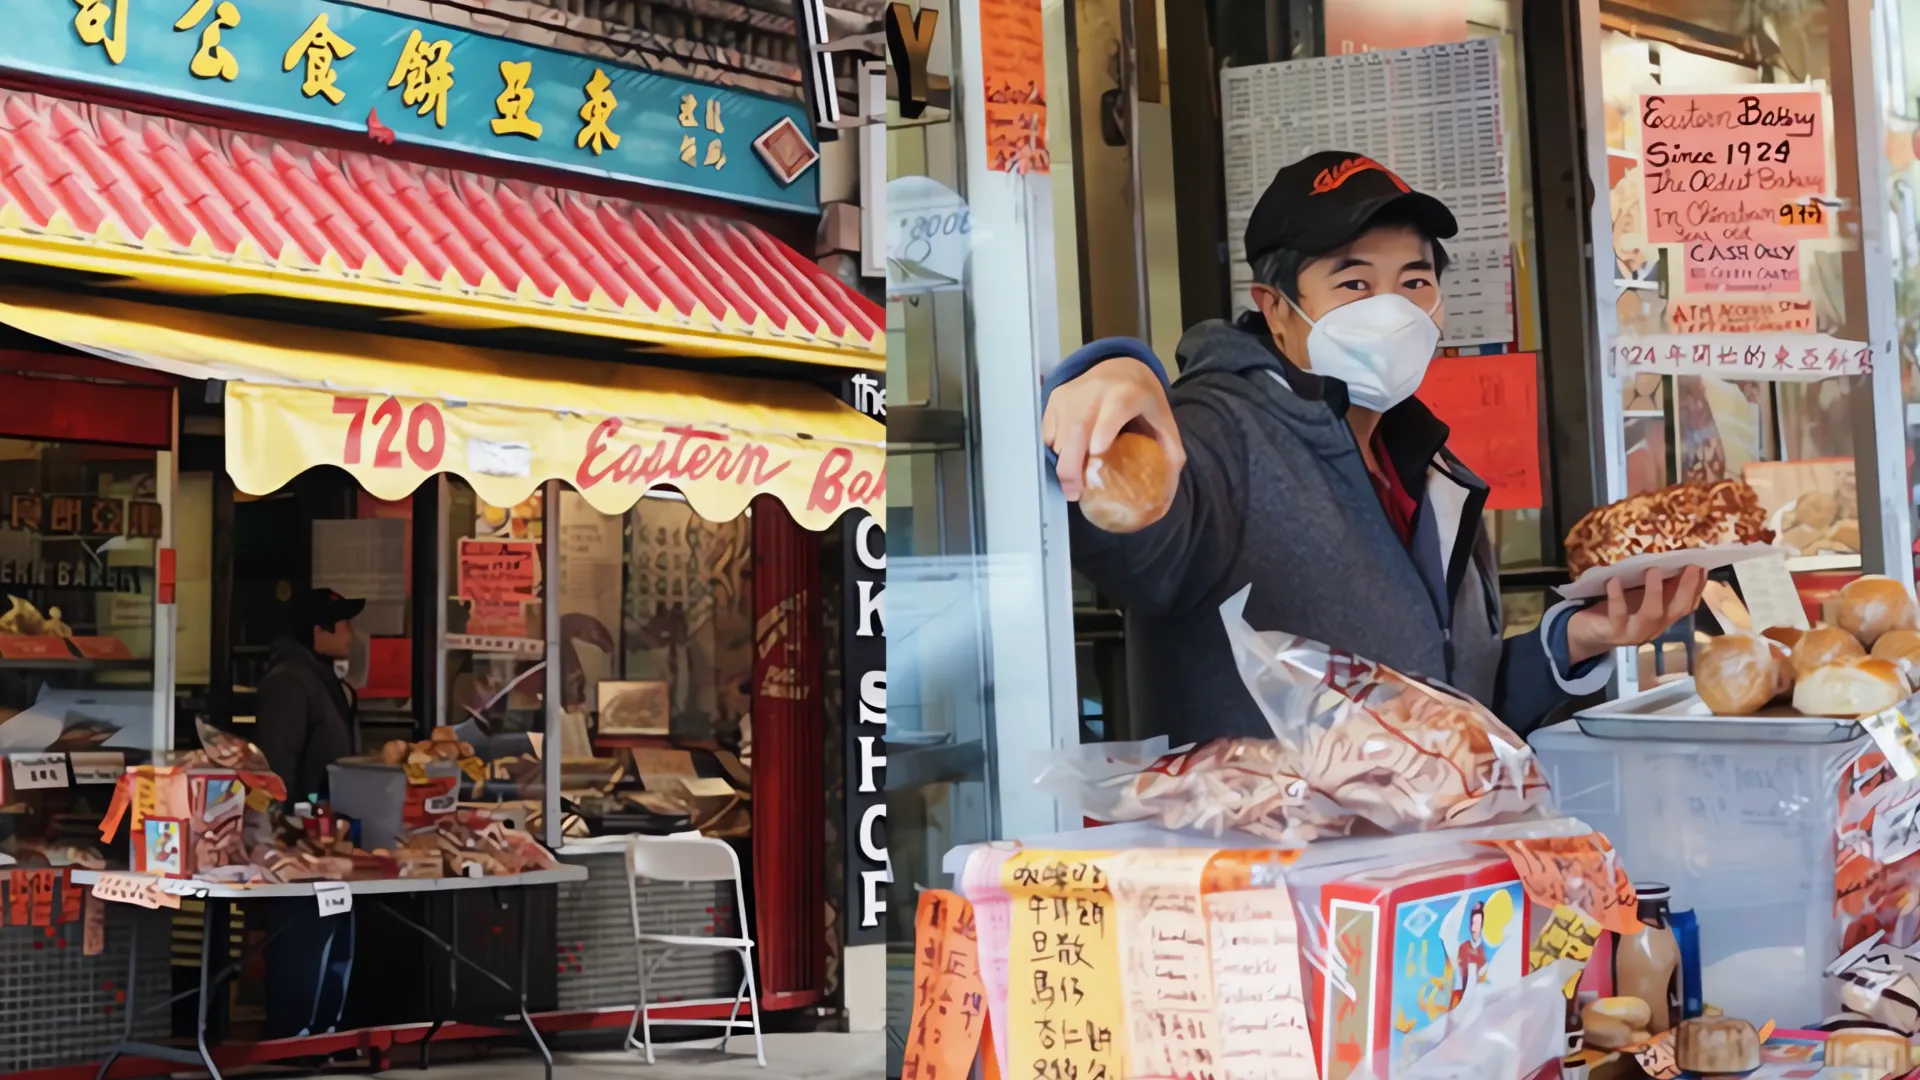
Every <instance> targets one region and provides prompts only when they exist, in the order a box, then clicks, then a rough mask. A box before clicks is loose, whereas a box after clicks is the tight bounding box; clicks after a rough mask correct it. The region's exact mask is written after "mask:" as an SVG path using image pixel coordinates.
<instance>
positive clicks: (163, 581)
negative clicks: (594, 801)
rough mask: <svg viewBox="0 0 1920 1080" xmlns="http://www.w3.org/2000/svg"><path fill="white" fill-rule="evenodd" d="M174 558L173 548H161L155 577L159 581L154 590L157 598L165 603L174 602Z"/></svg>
mask: <svg viewBox="0 0 1920 1080" xmlns="http://www.w3.org/2000/svg"><path fill="white" fill-rule="evenodd" d="M174 558H175V556H174V550H173V549H172V548H170V547H168V548H161V549H160V557H159V559H158V565H157V566H156V567H155V568H154V578H155V579H156V581H157V582H158V585H157V587H156V588H155V590H154V592H155V594H156V595H155V599H157V600H159V601H160V602H161V603H163V604H171V603H173V586H174V580H175V579H174V565H175V564H174Z"/></svg>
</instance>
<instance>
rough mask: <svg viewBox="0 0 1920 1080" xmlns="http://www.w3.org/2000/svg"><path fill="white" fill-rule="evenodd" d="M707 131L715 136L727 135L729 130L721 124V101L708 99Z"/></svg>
mask: <svg viewBox="0 0 1920 1080" xmlns="http://www.w3.org/2000/svg"><path fill="white" fill-rule="evenodd" d="M707 130H708V131H711V132H713V133H714V134H715V135H725V134H726V133H727V129H726V128H725V127H723V126H721V123H720V99H719V98H708V99H707Z"/></svg>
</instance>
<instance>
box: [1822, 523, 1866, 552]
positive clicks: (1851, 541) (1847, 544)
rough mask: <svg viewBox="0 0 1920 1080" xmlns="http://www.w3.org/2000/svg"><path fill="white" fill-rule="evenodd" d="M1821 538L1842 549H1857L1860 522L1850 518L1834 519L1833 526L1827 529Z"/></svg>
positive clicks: (1858, 547) (1858, 548) (1858, 545)
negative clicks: (1843, 519)
mask: <svg viewBox="0 0 1920 1080" xmlns="http://www.w3.org/2000/svg"><path fill="white" fill-rule="evenodd" d="M1823 539H1824V540H1825V541H1826V542H1827V543H1829V544H1832V545H1834V546H1835V547H1837V548H1840V549H1842V550H1845V551H1859V550H1860V523H1859V522H1858V521H1855V520H1853V519H1852V518H1848V519H1847V520H1845V521H1836V522H1834V523H1833V528H1831V529H1828V530H1827V535H1826V536H1825V537H1823Z"/></svg>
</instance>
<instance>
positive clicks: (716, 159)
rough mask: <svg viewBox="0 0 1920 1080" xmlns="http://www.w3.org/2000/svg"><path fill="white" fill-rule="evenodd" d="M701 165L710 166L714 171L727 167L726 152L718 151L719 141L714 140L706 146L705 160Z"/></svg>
mask: <svg viewBox="0 0 1920 1080" xmlns="http://www.w3.org/2000/svg"><path fill="white" fill-rule="evenodd" d="M703 164H707V165H711V166H713V167H714V168H716V169H724V168H726V167H727V154H726V151H724V150H722V149H720V140H719V139H715V140H713V141H712V142H710V143H708V144H707V160H706V161H705V162H704V163H703Z"/></svg>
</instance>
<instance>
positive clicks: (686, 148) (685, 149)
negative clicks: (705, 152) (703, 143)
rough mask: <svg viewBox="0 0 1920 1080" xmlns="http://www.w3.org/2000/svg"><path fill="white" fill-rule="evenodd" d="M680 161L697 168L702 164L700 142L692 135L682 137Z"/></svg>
mask: <svg viewBox="0 0 1920 1080" xmlns="http://www.w3.org/2000/svg"><path fill="white" fill-rule="evenodd" d="M680 160H681V161H683V162H685V163H687V164H688V165H691V166H693V167H695V168H698V167H699V164H700V140H699V139H696V138H694V137H693V136H691V135H682V136H680Z"/></svg>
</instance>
